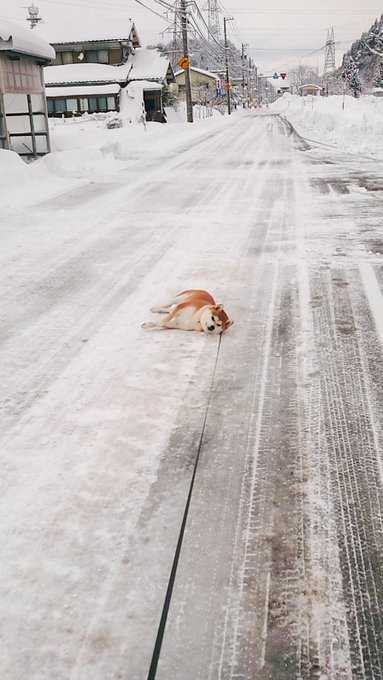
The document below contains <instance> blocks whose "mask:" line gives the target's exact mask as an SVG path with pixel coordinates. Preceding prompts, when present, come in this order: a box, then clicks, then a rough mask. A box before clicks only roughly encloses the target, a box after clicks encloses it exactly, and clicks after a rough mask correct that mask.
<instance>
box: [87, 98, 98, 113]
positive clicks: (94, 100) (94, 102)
mask: <svg viewBox="0 0 383 680" xmlns="http://www.w3.org/2000/svg"><path fill="white" fill-rule="evenodd" d="M88 102H89V111H97V97H89V98H88Z"/></svg>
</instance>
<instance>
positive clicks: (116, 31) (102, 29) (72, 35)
mask: <svg viewBox="0 0 383 680" xmlns="http://www.w3.org/2000/svg"><path fill="white" fill-rule="evenodd" d="M33 31H34V32H35V31H36V33H38V35H41V37H43V38H45V40H48V42H49V43H51V44H53V45H65V44H72V43H84V42H104V41H106V40H119V41H121V40H128V39H129V38H132V40H133V44H134V45H135V46H136V47H139V46H140V44H141V43H140V39H139V36H138V34H137V31H136V27H135V25H134V22H133V21H132V19H126V20H123V21H108V20H107V21H102V20H99V21H92V20H90V21H88V20H87V21H84V22H77V23H76V22H74V21H71V22H60V23H59V24H55V23H50V22H41V23H40V24H38V26H36V28H34V29H33Z"/></svg>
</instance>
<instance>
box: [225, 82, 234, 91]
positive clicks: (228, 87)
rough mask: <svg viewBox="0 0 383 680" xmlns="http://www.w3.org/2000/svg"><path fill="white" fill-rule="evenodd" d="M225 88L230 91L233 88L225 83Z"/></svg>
mask: <svg viewBox="0 0 383 680" xmlns="http://www.w3.org/2000/svg"><path fill="white" fill-rule="evenodd" d="M225 87H226V89H227V90H231V88H232V87H233V86H232V84H231V83H226V85H225Z"/></svg>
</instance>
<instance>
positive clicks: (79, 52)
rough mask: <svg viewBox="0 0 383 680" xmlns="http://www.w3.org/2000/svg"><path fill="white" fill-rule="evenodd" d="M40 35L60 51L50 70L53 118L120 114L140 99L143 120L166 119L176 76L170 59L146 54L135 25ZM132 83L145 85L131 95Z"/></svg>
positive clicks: (43, 29) (47, 77)
mask: <svg viewBox="0 0 383 680" xmlns="http://www.w3.org/2000/svg"><path fill="white" fill-rule="evenodd" d="M35 30H37V31H38V32H39V34H40V33H42V34H43V35H44V36H45V37H46V38H47V39H48V40H49V41H50V43H51V44H52V45H53V46H54V48H55V50H56V60H55V62H54V63H53V65H52V66H50V67H48V68H46V69H45V80H46V85H47V101H48V113H49V115H50V116H53V117H55V116H60V117H68V116H74V115H81V114H83V113H100V112H108V111H121V109H126V106H125V105H129V102H130V101H131V100H132V99H136V98H137V97H138V98H140V102H139V106H138V107H137V106H135V107H134V108H135V109H136V110H139V112H140V116H141V115H142V109H143V107H144V108H145V111H146V118H147V119H148V120H159V121H161V120H162V119H163V101H162V92H163V87H164V86H166V85H167V84H168V82H171V81H172V80H173V79H174V75H173V71H172V69H171V66H170V63H169V60H168V59H167V58H166V57H161V55H160V53H159V52H157V51H156V50H144V49H142V48H141V43H140V39H139V36H138V33H137V31H136V28H135V25H134V23H133V22H132V21H131V20H128V21H127V22H108V21H106V22H103V23H98V24H94V23H93V24H92V23H87V24H86V25H84V26H81V27H79V26H73V25H69V26H64V25H61V26H58V27H54V26H52V27H50V26H49V25H48V24H45V25H41V24H40V25H39V26H38V27H36V29H35ZM133 80H134V81H140V84H139V85H138V86H137V87H135V88H130V90H128V89H127V85H128V83H130V82H131V81H133ZM136 103H137V102H136ZM128 108H129V106H128Z"/></svg>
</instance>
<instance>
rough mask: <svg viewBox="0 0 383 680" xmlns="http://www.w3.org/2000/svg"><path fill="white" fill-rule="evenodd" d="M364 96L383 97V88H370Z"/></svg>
mask: <svg viewBox="0 0 383 680" xmlns="http://www.w3.org/2000/svg"><path fill="white" fill-rule="evenodd" d="M364 94H370V95H372V96H373V97H383V87H370V88H369V89H367V90H366V91H365V93H364Z"/></svg>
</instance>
